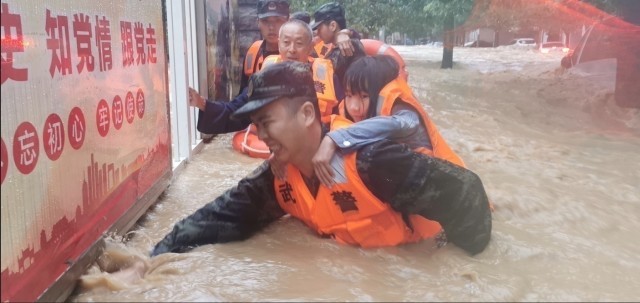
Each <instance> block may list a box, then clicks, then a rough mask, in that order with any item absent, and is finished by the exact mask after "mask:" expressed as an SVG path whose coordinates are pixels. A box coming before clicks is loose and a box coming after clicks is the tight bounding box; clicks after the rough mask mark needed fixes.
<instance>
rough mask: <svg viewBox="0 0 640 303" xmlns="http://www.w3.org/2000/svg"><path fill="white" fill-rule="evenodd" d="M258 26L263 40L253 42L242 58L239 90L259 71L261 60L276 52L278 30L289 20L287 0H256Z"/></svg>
mask: <svg viewBox="0 0 640 303" xmlns="http://www.w3.org/2000/svg"><path fill="white" fill-rule="evenodd" d="M257 13H258V28H259V29H260V35H261V36H262V39H263V40H258V41H255V42H253V44H252V45H251V46H250V47H249V49H248V50H247V54H246V55H245V57H244V60H243V67H242V71H243V72H242V78H241V79H240V92H242V91H243V90H244V88H245V87H246V86H247V83H248V81H249V77H251V75H252V74H254V73H255V72H257V71H259V70H260V68H261V66H262V61H263V60H264V58H266V57H267V56H269V55H277V54H278V32H279V31H280V26H282V24H284V23H285V22H287V20H289V1H287V0H258V3H257Z"/></svg>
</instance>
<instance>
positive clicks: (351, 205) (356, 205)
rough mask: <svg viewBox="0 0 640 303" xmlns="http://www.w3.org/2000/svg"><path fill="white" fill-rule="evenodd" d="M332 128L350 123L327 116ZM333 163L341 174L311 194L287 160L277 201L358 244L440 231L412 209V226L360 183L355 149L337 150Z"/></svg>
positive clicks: (325, 230)
mask: <svg viewBox="0 0 640 303" xmlns="http://www.w3.org/2000/svg"><path fill="white" fill-rule="evenodd" d="M331 119H332V123H331V129H332V130H333V129H336V128H340V127H346V126H348V125H350V124H351V122H349V121H348V120H346V119H345V118H342V117H339V116H335V115H333V116H331ZM334 157H335V158H334V159H332V166H333V168H334V173H335V174H336V176H342V178H340V179H341V180H337V184H335V185H334V186H332V188H331V189H329V188H327V187H325V186H324V185H320V187H319V189H318V194H317V195H316V197H315V198H314V197H313V195H312V194H311V192H310V191H309V189H308V188H307V186H306V184H305V182H304V179H303V177H302V175H301V173H300V171H299V170H298V169H296V168H295V167H294V166H292V165H288V166H287V180H286V181H282V180H279V179H277V178H276V180H275V181H274V189H275V193H276V197H277V199H278V203H279V205H280V206H281V207H282V209H284V210H285V211H286V212H287V213H289V214H291V215H292V216H293V217H295V218H298V219H300V220H302V221H303V222H304V223H305V224H307V225H308V226H309V227H311V228H313V229H314V230H315V231H316V232H317V233H318V234H321V235H330V236H332V237H333V238H335V239H336V240H337V241H338V242H341V243H346V244H352V245H359V246H362V247H379V246H391V245H398V244H403V243H411V242H417V241H419V240H420V239H425V238H431V237H434V236H435V235H437V234H439V233H440V232H441V231H442V228H441V226H440V224H439V223H437V222H435V221H430V220H427V219H425V218H424V217H422V216H419V215H410V216H409V221H410V222H411V225H412V226H413V231H412V230H411V229H410V228H409V227H408V226H407V225H406V223H405V222H404V220H403V218H402V215H401V214H400V213H398V212H396V211H394V210H393V209H392V208H391V207H390V206H389V204H387V203H384V202H382V201H380V200H379V199H378V198H377V197H375V196H374V195H373V193H371V192H370V191H369V190H368V189H367V187H366V186H365V185H364V183H363V182H362V180H361V179H360V176H359V174H358V171H357V168H356V153H350V154H348V155H346V156H340V155H338V154H336V155H335V156H334Z"/></svg>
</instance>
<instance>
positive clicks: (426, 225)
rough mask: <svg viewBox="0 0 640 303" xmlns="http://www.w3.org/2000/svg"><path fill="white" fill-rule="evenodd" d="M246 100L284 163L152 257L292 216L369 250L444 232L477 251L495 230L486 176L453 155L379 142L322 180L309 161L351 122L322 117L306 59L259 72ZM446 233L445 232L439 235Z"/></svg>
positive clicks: (200, 214)
mask: <svg viewBox="0 0 640 303" xmlns="http://www.w3.org/2000/svg"><path fill="white" fill-rule="evenodd" d="M248 96H249V101H248V102H247V103H246V104H245V105H244V106H242V107H241V108H239V109H238V110H237V111H236V112H235V113H234V116H236V117H238V118H240V117H250V119H251V120H252V122H253V123H255V124H256V126H257V129H258V134H259V137H260V139H261V140H263V141H264V142H265V143H266V144H267V145H268V146H269V148H270V149H271V150H272V151H273V154H274V157H276V158H277V159H278V160H279V161H280V162H281V163H287V174H288V177H287V179H286V180H281V179H277V178H275V176H274V175H273V173H272V172H271V169H270V167H269V166H270V163H269V161H265V162H263V164H262V165H261V166H260V167H258V168H257V169H256V170H254V171H253V172H252V173H251V174H249V175H248V176H246V177H245V178H243V179H242V180H240V181H239V182H238V184H237V185H236V186H234V187H233V188H231V189H229V190H227V191H226V192H225V193H223V194H222V195H220V196H218V197H217V198H215V199H214V200H213V201H212V202H210V203H208V204H206V205H204V206H203V207H202V208H200V209H198V210H197V211H196V212H194V213H193V214H191V215H189V216H188V217H186V218H184V219H182V220H181V221H179V222H177V223H176V224H175V225H174V227H173V229H172V231H171V232H169V233H168V234H167V235H166V236H165V237H164V238H163V239H162V240H161V241H159V242H158V243H157V244H156V245H155V246H154V248H153V250H152V251H151V255H152V256H156V255H159V254H163V253H168V252H175V253H180V252H185V251H188V250H190V249H192V248H194V247H195V246H198V245H205V244H214V243H224V242H231V241H240V240H244V239H247V238H248V237H250V236H251V235H253V234H255V233H256V232H258V231H260V230H262V229H263V228H264V227H266V226H267V225H269V224H270V223H273V222H275V221H276V220H278V219H280V218H281V217H283V216H284V215H286V214H290V215H291V216H292V217H293V218H296V219H299V220H301V221H302V222H304V223H305V224H306V225H307V226H309V227H310V228H311V229H313V230H314V231H315V232H316V233H317V234H318V235H319V236H322V237H324V238H331V239H334V240H336V241H338V242H339V243H343V244H349V245H354V246H360V247H364V248H370V247H382V246H394V245H401V244H404V243H412V242H417V241H420V240H422V239H428V238H434V239H435V240H436V242H437V243H438V244H439V245H444V244H445V243H446V242H445V238H446V239H448V240H449V241H450V242H452V243H453V244H455V245H456V246H458V247H460V248H462V249H464V250H465V251H466V252H468V253H469V254H471V255H475V254H477V253H480V252H482V251H483V250H484V249H485V248H486V246H487V245H488V244H489V240H490V237H491V225H492V224H491V212H490V210H489V204H488V201H487V195H486V192H485V190H484V187H483V185H482V181H481V180H480V178H479V177H478V176H477V175H476V174H475V173H473V172H471V171H469V170H467V169H465V168H462V167H459V166H457V165H455V164H452V163H450V162H448V161H445V160H441V159H437V158H433V157H429V156H427V155H424V154H420V153H417V152H414V151H412V150H411V149H410V148H409V147H408V146H407V145H404V144H399V143H395V142H392V141H387V140H382V141H378V142H373V143H371V144H369V145H367V146H364V147H362V148H361V149H359V150H357V151H354V152H351V153H347V154H336V155H335V156H334V160H335V161H332V163H333V164H334V165H333V166H332V168H333V169H334V170H335V172H336V173H335V176H336V177H335V178H336V179H335V184H334V185H333V186H331V187H328V186H325V185H323V184H321V183H320V182H319V181H318V180H317V179H316V178H315V175H314V168H313V163H312V161H311V158H312V156H313V154H314V153H315V151H316V150H317V148H318V146H319V144H320V142H321V140H322V138H323V137H324V136H325V134H326V133H327V131H328V130H329V129H335V128H339V127H344V126H348V125H349V123H350V122H349V121H348V120H346V119H342V118H341V117H339V116H334V117H333V119H332V120H331V121H327V122H328V123H323V122H321V119H320V117H319V114H320V111H319V108H318V100H317V98H316V90H315V84H314V81H313V77H312V72H311V68H310V66H309V64H305V63H302V62H296V61H285V62H280V63H275V64H272V65H269V66H267V67H265V68H264V69H263V70H261V71H259V72H257V73H256V74H254V76H253V77H251V79H250V84H249V86H248ZM442 229H444V233H446V237H445V236H444V234H443V233H442Z"/></svg>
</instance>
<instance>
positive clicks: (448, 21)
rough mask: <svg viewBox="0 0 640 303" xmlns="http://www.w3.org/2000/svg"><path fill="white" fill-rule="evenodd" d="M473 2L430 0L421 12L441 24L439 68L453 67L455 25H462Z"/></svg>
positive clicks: (465, 0)
mask: <svg viewBox="0 0 640 303" xmlns="http://www.w3.org/2000/svg"><path fill="white" fill-rule="evenodd" d="M473 5H474V2H473V0H431V1H428V2H426V5H425V6H424V7H423V11H424V12H425V14H427V15H428V16H431V17H432V18H434V19H435V20H441V21H442V24H443V33H444V37H443V49H442V65H441V66H440V67H441V68H452V67H453V47H454V45H455V41H454V39H455V27H456V24H458V25H460V24H462V23H464V22H465V21H466V20H467V18H468V17H469V13H471V11H472V9H473Z"/></svg>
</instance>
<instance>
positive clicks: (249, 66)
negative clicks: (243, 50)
mask: <svg viewBox="0 0 640 303" xmlns="http://www.w3.org/2000/svg"><path fill="white" fill-rule="evenodd" d="M263 41H264V40H258V41H256V42H253V44H251V46H250V47H249V49H248V50H247V54H246V55H245V56H244V74H245V75H247V77H250V76H251V75H253V74H254V73H255V72H257V71H259V70H260V67H261V66H262V61H263V60H264V56H262V54H260V46H262V42H263Z"/></svg>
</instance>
